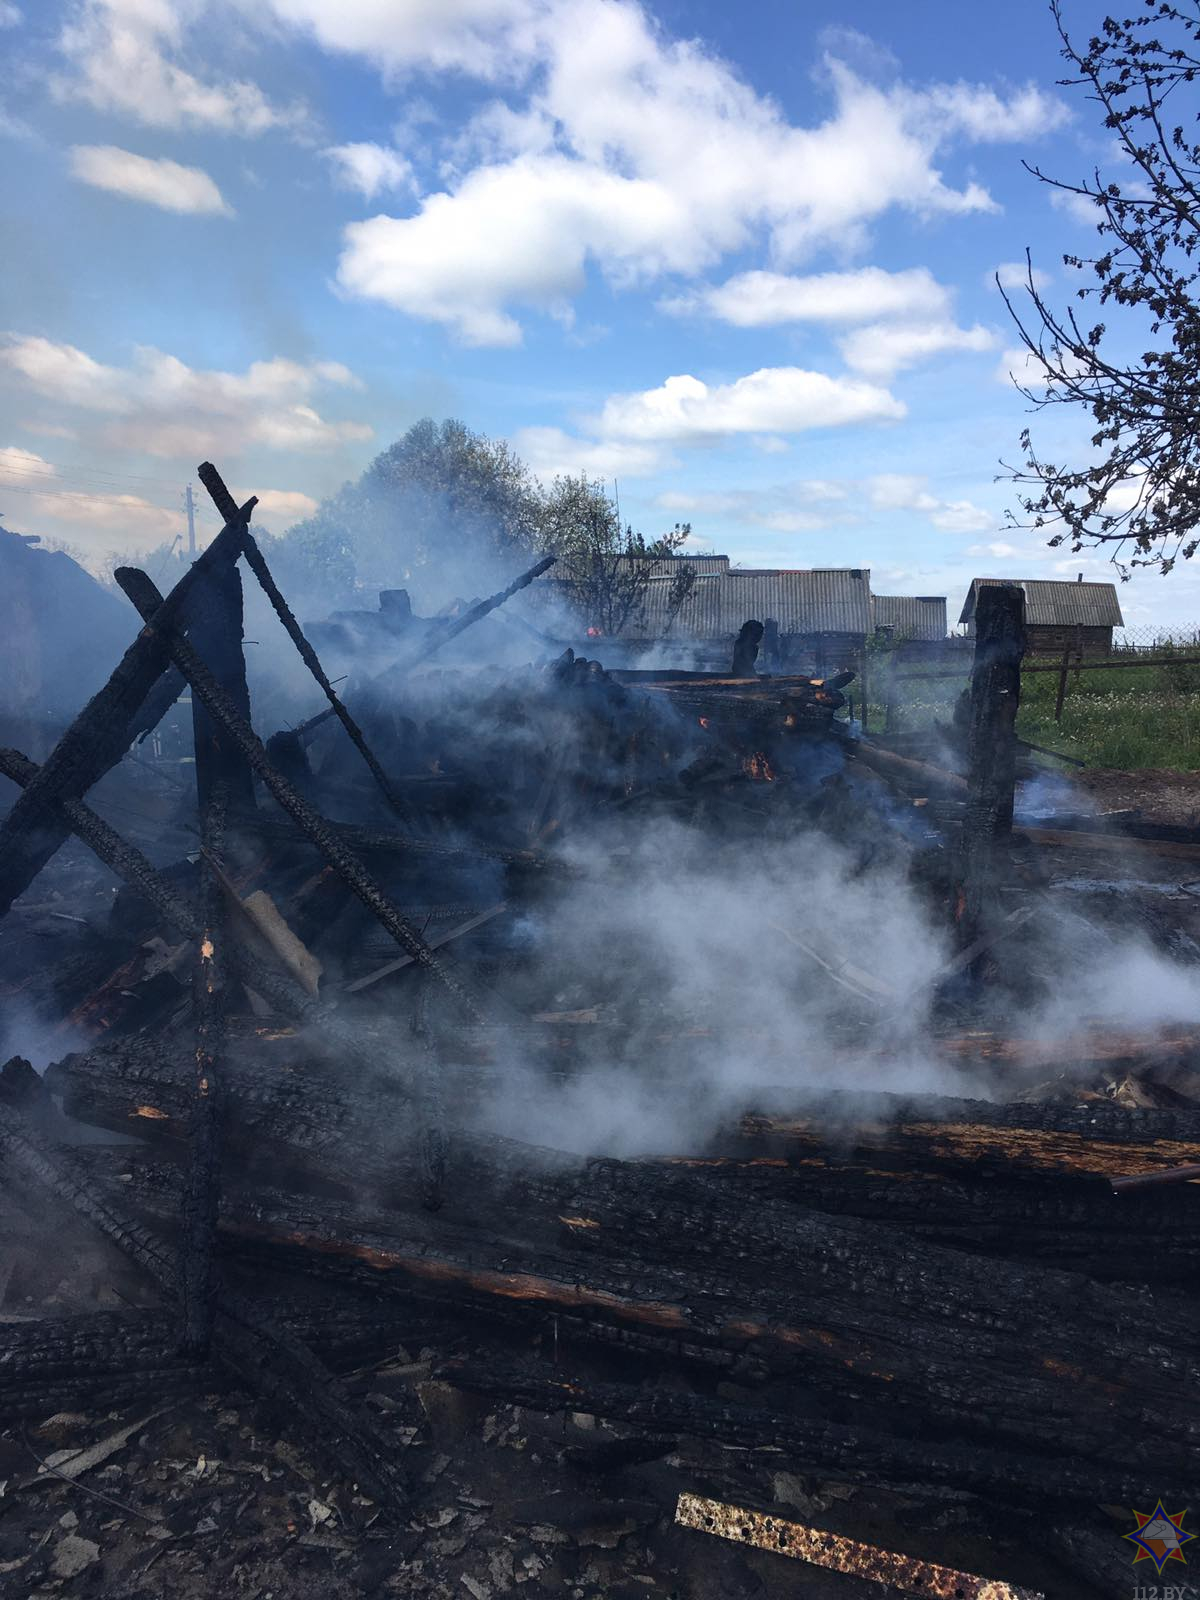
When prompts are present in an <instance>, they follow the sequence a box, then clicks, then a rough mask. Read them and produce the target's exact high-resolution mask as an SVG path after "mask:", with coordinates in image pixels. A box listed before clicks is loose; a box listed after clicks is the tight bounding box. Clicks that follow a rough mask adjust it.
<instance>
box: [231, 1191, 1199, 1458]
mask: <svg viewBox="0 0 1200 1600" xmlns="http://www.w3.org/2000/svg"><path fill="white" fill-rule="evenodd" d="M590 1220H593V1219H590V1218H588V1217H587V1216H586V1214H585V1216H584V1219H583V1224H582V1231H584V1232H587V1231H590V1230H588V1228H587V1223H588V1222H589V1221H590ZM222 1229H223V1231H224V1232H225V1234H226V1235H227V1236H228V1237H229V1238H230V1239H231V1241H232V1242H236V1246H237V1250H238V1253H239V1255H245V1257H246V1258H247V1259H250V1260H253V1259H261V1260H263V1261H267V1262H270V1261H277V1262H283V1261H287V1262H289V1263H290V1264H291V1265H293V1266H294V1267H296V1268H297V1269H299V1270H307V1271H310V1272H312V1273H313V1274H314V1275H315V1276H317V1277H326V1276H332V1277H342V1278H344V1279H345V1281H348V1282H352V1283H363V1282H368V1281H373V1283H374V1284H375V1286H376V1289H377V1292H383V1293H392V1294H397V1295H400V1296H401V1297H404V1298H408V1297H412V1296H419V1297H424V1298H430V1299H432V1300H434V1301H435V1302H436V1301H441V1302H445V1303H449V1304H454V1305H457V1306H461V1307H463V1308H464V1309H465V1310H467V1311H468V1312H473V1313H478V1312H480V1311H482V1310H483V1309H484V1308H485V1307H486V1306H487V1305H488V1304H491V1305H493V1306H497V1307H504V1308H507V1310H508V1311H509V1312H510V1313H513V1314H516V1315H518V1316H520V1317H522V1318H523V1319H524V1320H526V1321H530V1322H532V1323H533V1324H534V1325H536V1326H540V1327H542V1328H544V1329H546V1330H547V1331H549V1330H551V1329H552V1327H553V1324H554V1319H555V1317H558V1316H562V1315H563V1314H567V1315H570V1316H573V1317H575V1318H578V1319H580V1320H581V1321H582V1322H584V1323H588V1322H591V1323H595V1324H606V1325H608V1326H609V1327H610V1328H631V1329H634V1330H636V1331H638V1332H640V1333H642V1334H643V1335H647V1336H649V1337H650V1338H651V1339H652V1340H653V1341H654V1342H655V1343H657V1344H658V1345H659V1346H660V1348H661V1349H662V1350H663V1352H664V1353H670V1352H672V1351H675V1352H676V1353H677V1354H678V1352H679V1351H681V1350H682V1349H683V1348H684V1347H687V1346H692V1347H700V1348H708V1349H709V1350H712V1351H714V1352H723V1353H724V1354H725V1355H727V1356H728V1357H730V1358H731V1360H732V1361H733V1362H735V1363H736V1362H742V1363H746V1364H748V1366H749V1367H751V1368H752V1367H754V1366H755V1365H758V1366H760V1367H762V1368H764V1369H765V1370H767V1371H770V1372H773V1373H776V1374H786V1373H803V1374H804V1379H805V1383H806V1385H807V1386H809V1387H810V1388H811V1390H812V1392H813V1393H814V1394H816V1393H821V1394H823V1395H825V1396H826V1397H828V1398H829V1399H830V1400H833V1401H840V1402H842V1403H847V1404H850V1403H853V1404H859V1403H864V1404H869V1405H871V1406H872V1407H874V1408H876V1411H877V1413H878V1414H879V1415H880V1416H881V1417H882V1416H884V1415H887V1416H889V1417H891V1418H892V1419H893V1421H894V1422H895V1424H896V1425H897V1426H898V1427H899V1428H900V1429H901V1430H903V1429H904V1428H907V1427H911V1426H913V1425H915V1424H918V1423H922V1422H924V1423H928V1424H929V1425H936V1426H938V1427H939V1428H942V1429H944V1430H947V1431H948V1432H949V1433H952V1434H957V1435H959V1436H961V1437H963V1438H975V1439H979V1440H982V1441H984V1442H989V1441H990V1442H996V1443H999V1442H1003V1441H1008V1442H1009V1443H1010V1444H1012V1445H1014V1446H1018V1447H1020V1448H1022V1449H1030V1450H1035V1451H1042V1452H1047V1453H1063V1454H1068V1455H1080V1456H1087V1457H1091V1458H1095V1459H1096V1460H1097V1461H1101V1460H1105V1459H1107V1460H1109V1461H1123V1462H1126V1463H1129V1464H1139V1463H1140V1464H1149V1463H1151V1462H1152V1461H1158V1462H1159V1463H1160V1464H1161V1465H1162V1466H1163V1467H1164V1468H1166V1467H1167V1465H1168V1464H1172V1465H1173V1466H1174V1468H1175V1470H1176V1471H1182V1463H1183V1462H1185V1461H1187V1460H1189V1459H1191V1458H1192V1455H1193V1452H1194V1451H1195V1449H1196V1446H1197V1444H1200V1402H1197V1401H1196V1400H1195V1399H1194V1394H1195V1390H1194V1385H1195V1380H1196V1376H1197V1361H1196V1357H1195V1353H1194V1352H1195V1349H1196V1334H1197V1331H1198V1330H1197V1326H1196V1317H1195V1315H1194V1312H1193V1311H1192V1309H1191V1308H1190V1307H1187V1306H1185V1305H1183V1304H1182V1303H1176V1302H1174V1301H1172V1300H1170V1299H1168V1298H1165V1297H1156V1296H1154V1295H1152V1294H1150V1293H1149V1292H1148V1291H1144V1290H1130V1289H1128V1288H1124V1287H1122V1288H1120V1289H1108V1288H1106V1287H1103V1286H1100V1285H1096V1284H1092V1283H1089V1282H1088V1281H1087V1280H1086V1279H1083V1278H1081V1277H1079V1276H1077V1275H1075V1274H1071V1273H1056V1272H1051V1271H1048V1270H1046V1269H1044V1268H1027V1267H1022V1266H1016V1265H1014V1264H1011V1263H1006V1262H997V1261H992V1260H984V1259H977V1258H974V1257H970V1256H966V1255H963V1254H961V1253H959V1252H954V1251H948V1250H942V1249H937V1248H936V1247H913V1246H912V1245H910V1244H908V1243H907V1242H906V1241H905V1240H904V1238H903V1236H902V1235H901V1234H900V1233H899V1232H898V1231H895V1230H889V1229H884V1228H881V1227H878V1226H875V1227H864V1226H855V1225H852V1224H848V1223H846V1222H844V1221H837V1222H835V1221H833V1220H831V1219H829V1218H826V1217H813V1216H810V1215H806V1214H804V1213H802V1212H800V1211H799V1210H798V1209H795V1208H791V1209H790V1213H789V1219H788V1224H787V1230H788V1231H787V1234H785V1236H784V1238H785V1239H786V1237H788V1236H789V1235H791V1236H795V1238H796V1240H797V1243H796V1244H795V1245H794V1246H793V1254H794V1259H795V1260H796V1261H797V1262H799V1263H801V1265H799V1266H797V1267H796V1269H795V1270H793V1271H792V1273H791V1274H790V1275H789V1276H788V1277H786V1278H785V1279H783V1280H781V1279H780V1278H779V1276H778V1275H777V1274H776V1275H772V1276H771V1277H770V1278H769V1279H768V1280H767V1281H766V1282H764V1275H763V1274H762V1273H761V1272H760V1271H758V1270H754V1271H750V1272H747V1273H745V1274H741V1273H738V1272H736V1270H735V1264H734V1263H725V1264H724V1266H723V1267H719V1268H706V1269H705V1270H704V1272H703V1273H702V1274H701V1273H698V1272H696V1271H694V1270H692V1269H691V1268H689V1267H685V1266H680V1265H678V1264H673V1263H666V1262H660V1261H654V1262H649V1261H647V1260H645V1259H644V1258H641V1257H638V1256H636V1255H635V1256H634V1258H633V1259H629V1258H628V1256H622V1255H616V1254H614V1255H611V1256H609V1255H604V1256H602V1255H600V1253H599V1251H598V1250H597V1251H596V1252H595V1253H594V1254H593V1255H592V1256H591V1257H590V1258H589V1266H588V1269H587V1273H586V1276H585V1275H584V1274H582V1273H581V1270H580V1257H579V1256H578V1255H577V1254H576V1255H574V1256H572V1255H570V1254H567V1255H556V1254H554V1253H552V1252H549V1251H546V1250H544V1249H542V1248H533V1249H531V1248H529V1247H528V1246H524V1245H522V1244H520V1243H518V1242H516V1241H514V1240H509V1241H508V1242H506V1243H500V1244H495V1243H491V1242H489V1241H488V1240H487V1239H486V1238H485V1239H483V1240H479V1239H478V1238H477V1236H472V1235H471V1234H470V1233H469V1231H468V1230H466V1229H462V1228H450V1227H448V1226H447V1227H443V1226H441V1225H440V1224H435V1223H434V1222H433V1221H432V1220H431V1219H429V1218H426V1219H425V1221H424V1223H423V1224H422V1225H418V1224H417V1223H416V1220H415V1218H410V1217H407V1216H406V1217H405V1218H404V1221H403V1226H402V1228H399V1229H396V1231H392V1227H391V1226H389V1228H388V1230H387V1231H380V1230H379V1225H378V1224H375V1223H371V1222H368V1223H366V1224H364V1223H363V1221H362V1220H361V1219H359V1218H357V1217H356V1216H355V1215H354V1213H353V1212H348V1211H347V1210H346V1209H345V1208H343V1207H340V1206H338V1205H337V1204H335V1203H333V1202H330V1201H328V1200H322V1201H320V1202H317V1203H313V1202H310V1201H306V1200H304V1199H302V1198H301V1197H281V1196H270V1197H267V1196H265V1195H262V1194H261V1193H260V1195H259V1198H258V1199H257V1200H251V1201H250V1203H249V1204H248V1205H247V1207H246V1209H245V1211H244V1212H242V1213H241V1214H240V1215H238V1216H231V1217H229V1218H228V1220H225V1219H223V1221H222ZM777 1237H778V1236H777ZM642 1242H643V1241H642V1240H641V1239H637V1240H627V1241H626V1244H627V1247H628V1248H630V1249H633V1250H634V1251H636V1249H637V1248H638V1247H639V1246H640V1245H641V1244H642ZM780 1242H781V1243H782V1242H783V1241H782V1240H781V1241H780ZM619 1243H620V1241H618V1245H619ZM1147 1327H1150V1328H1153V1330H1154V1333H1153V1338H1152V1340H1148V1339H1147V1334H1146V1330H1147Z"/></svg>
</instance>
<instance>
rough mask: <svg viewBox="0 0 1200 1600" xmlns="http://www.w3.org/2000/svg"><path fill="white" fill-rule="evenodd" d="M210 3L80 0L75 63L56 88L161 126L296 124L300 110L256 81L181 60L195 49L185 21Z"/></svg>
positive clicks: (71, 44) (246, 130)
mask: <svg viewBox="0 0 1200 1600" xmlns="http://www.w3.org/2000/svg"><path fill="white" fill-rule="evenodd" d="M205 9H206V5H205V3H204V0H184V3H177V0H79V3H77V4H76V5H75V7H74V8H73V11H72V13H71V18H70V20H69V21H68V22H67V23H66V25H65V26H64V27H63V29H62V31H61V33H60V35H59V41H58V42H59V49H60V50H61V52H62V54H63V56H64V57H65V58H66V60H67V63H68V67H69V69H70V70H69V71H68V72H67V74H66V75H64V76H62V77H60V78H59V79H57V80H56V81H55V84H54V88H55V90H56V92H57V93H58V94H59V95H60V96H61V97H62V98H64V99H75V100H83V101H86V103H87V104H88V105H91V106H94V107H95V109H96V110H97V111H105V112H117V113H119V114H120V115H122V116H126V117H129V118H130V119H132V120H133V121H135V122H140V123H144V124H146V125H147V126H149V127H154V128H213V129H216V130H218V131H220V132H222V133H237V134H246V135H253V134H260V133H264V132H266V130H267V129H269V128H279V127H292V126H296V125H297V124H298V123H299V122H300V121H301V120H302V118H303V113H302V112H301V111H300V109H299V108H298V107H295V106H293V107H279V106H275V105H273V104H272V103H271V102H270V101H269V100H268V99H267V97H266V95H265V94H264V93H263V92H262V90H261V89H260V88H259V87H258V85H257V84H256V83H252V82H250V81H248V80H246V79H230V80H226V81H223V82H220V83H216V82H210V83H206V82H204V81H203V80H202V79H201V78H198V77H197V76H196V75H195V74H194V73H192V72H189V71H188V70H187V68H186V67H184V66H182V65H181V64H180V58H186V57H187V56H188V55H189V54H191V52H189V50H188V48H187V42H186V39H185V34H186V29H185V22H194V21H198V20H200V19H201V15H202V13H203V12H204V11H205Z"/></svg>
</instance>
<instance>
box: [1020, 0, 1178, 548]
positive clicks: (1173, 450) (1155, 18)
mask: <svg viewBox="0 0 1200 1600" xmlns="http://www.w3.org/2000/svg"><path fill="white" fill-rule="evenodd" d="M1051 11H1052V14H1053V16H1054V21H1055V23H1056V25H1057V28H1058V33H1059V37H1060V39H1061V41H1062V55H1063V57H1064V58H1065V59H1066V61H1067V62H1068V63H1069V69H1070V74H1069V76H1068V77H1066V78H1064V79H1061V80H1060V82H1061V83H1062V84H1063V85H1064V86H1070V87H1074V88H1082V89H1084V90H1085V92H1086V94H1087V97H1088V98H1089V99H1090V100H1091V101H1092V102H1093V103H1094V104H1095V105H1096V106H1097V107H1098V108H1099V112H1100V116H1101V120H1102V125H1103V127H1104V129H1105V131H1106V133H1107V134H1108V135H1110V136H1111V137H1112V138H1113V139H1114V140H1115V141H1116V144H1117V148H1118V152H1119V155H1120V157H1121V159H1122V161H1123V163H1124V166H1125V168H1126V173H1125V175H1123V176H1122V177H1121V178H1120V180H1119V181H1117V180H1115V179H1113V178H1112V177H1111V176H1110V177H1108V178H1102V177H1101V174H1100V172H1099V171H1098V170H1097V171H1096V172H1094V173H1093V175H1092V177H1091V178H1090V179H1084V180H1082V181H1080V182H1078V183H1070V182H1065V181H1063V180H1061V179H1058V178H1052V177H1048V176H1047V175H1046V174H1045V173H1044V172H1042V171H1041V170H1040V169H1039V168H1037V167H1032V166H1031V167H1029V171H1030V172H1031V173H1032V174H1033V176H1034V177H1036V178H1037V179H1038V180H1039V181H1040V182H1042V183H1045V184H1048V185H1049V186H1051V187H1052V188H1053V189H1054V190H1056V191H1057V192H1058V193H1060V194H1062V195H1065V196H1071V197H1074V198H1073V202H1072V203H1073V204H1075V205H1080V204H1082V205H1083V206H1085V207H1088V206H1090V207H1091V208H1092V209H1093V210H1094V213H1095V218H1096V232H1097V234H1098V236H1099V245H1098V247H1097V249H1096V251H1095V252H1094V253H1093V254H1090V255H1068V256H1064V258H1063V260H1064V264H1065V265H1066V266H1068V267H1069V268H1071V269H1072V270H1074V271H1075V272H1078V273H1080V274H1082V275H1083V276H1084V278H1085V280H1086V281H1085V282H1083V283H1081V284H1080V286H1079V288H1078V289H1077V290H1076V295H1075V297H1076V299H1077V300H1078V301H1079V302H1081V305H1080V306H1078V307H1077V306H1071V307H1069V308H1067V309H1066V310H1055V309H1054V308H1053V307H1052V306H1051V304H1050V303H1049V301H1048V300H1047V298H1046V296H1045V293H1044V292H1043V290H1042V289H1041V288H1040V287H1039V282H1038V278H1037V275H1036V274H1035V271H1034V268H1033V264H1032V261H1031V260H1030V262H1029V272H1028V280H1027V284H1026V290H1027V296H1028V307H1029V309H1028V310H1027V311H1026V313H1025V315H1024V316H1022V315H1021V314H1019V313H1018V312H1017V311H1016V309H1015V308H1014V306H1013V305H1012V303H1011V301H1010V300H1009V297H1008V296H1007V295H1005V299H1006V302H1007V303H1008V305H1009V310H1010V311H1011V312H1012V314H1013V317H1014V319H1015V321H1016V324H1017V327H1018V329H1019V330H1020V334H1021V338H1022V340H1023V342H1024V345H1025V348H1026V350H1027V352H1028V354H1029V358H1030V367H1031V369H1032V372H1033V377H1032V378H1027V379H1026V380H1025V381H1023V382H1018V387H1019V388H1020V389H1021V392H1022V393H1023V394H1024V395H1025V396H1026V398H1027V399H1028V400H1029V401H1030V402H1031V404H1032V405H1033V407H1034V408H1035V410H1038V411H1042V410H1046V409H1047V408H1050V407H1054V406H1066V407H1068V408H1075V409H1077V410H1080V411H1082V412H1084V413H1085V414H1087V415H1088V416H1090V420H1091V433H1090V441H1089V445H1088V447H1087V448H1085V449H1083V450H1081V451H1079V452H1077V453H1076V454H1075V456H1074V457H1073V458H1072V459H1069V460H1066V461H1058V460H1053V461H1051V460H1049V459H1048V458H1047V457H1046V456H1045V455H1043V454H1042V453H1041V452H1040V451H1039V449H1038V448H1037V446H1035V444H1034V442H1033V429H1032V428H1027V429H1026V430H1025V431H1024V432H1023V434H1022V435H1021V445H1022V450H1023V453H1024V458H1025V459H1024V462H1023V464H1022V465H1021V466H1020V467H1018V468H1015V469H1009V475H1010V477H1011V479H1012V480H1013V481H1014V482H1015V483H1017V484H1018V485H1020V486H1021V488H1020V490H1019V506H1020V511H1019V513H1014V514H1013V515H1012V517H1011V521H1012V523H1013V525H1014V526H1017V527H1023V528H1028V527H1033V528H1039V529H1048V530H1050V534H1051V537H1050V540H1049V542H1050V544H1051V545H1052V546H1059V545H1064V544H1065V545H1067V546H1068V547H1069V548H1070V549H1071V550H1073V551H1078V550H1082V549H1085V548H1094V547H1097V546H1101V547H1106V548H1108V549H1110V551H1111V553H1112V555H1113V559H1114V561H1115V562H1116V563H1117V565H1118V567H1120V568H1121V570H1122V571H1125V570H1127V568H1128V567H1129V566H1139V565H1140V566H1156V567H1158V568H1159V569H1160V570H1161V571H1162V572H1169V571H1170V570H1171V568H1172V567H1173V566H1174V565H1175V563H1176V562H1177V561H1178V560H1179V559H1181V558H1182V559H1184V560H1186V559H1188V558H1189V557H1190V556H1192V555H1193V554H1194V553H1195V551H1196V549H1197V548H1198V547H1200V531H1198V530H1200V283H1198V275H1200V265H1198V264H1197V251H1198V249H1200V138H1198V122H1200V103H1198V100H1197V75H1198V74H1200V3H1197V0H1178V3H1176V0H1145V3H1144V5H1143V9H1142V11H1141V12H1140V14H1137V15H1133V16H1129V17H1126V18H1124V19H1120V18H1116V17H1106V18H1105V19H1104V22H1103V24H1102V26H1101V29H1100V32H1099V33H1098V34H1096V35H1095V36H1094V37H1092V38H1090V39H1089V40H1088V42H1087V44H1086V46H1084V45H1082V44H1080V43H1077V42H1076V41H1075V40H1074V39H1073V38H1072V37H1071V36H1070V34H1069V33H1068V30H1067V27H1066V24H1065V23H1064V21H1063V17H1062V12H1061V9H1060V5H1059V0H1054V3H1053V4H1052V5H1051ZM1002 292H1003V286H1002ZM1093 308H1095V309H1093ZM1101 308H1103V310H1104V312H1105V313H1107V314H1111V320H1112V322H1113V327H1112V328H1111V329H1110V328H1109V326H1108V324H1107V322H1106V321H1105V320H1102V319H1101V316H1100V315H1099V314H1098V313H1099V312H1100V310H1101ZM1030 313H1031V314H1030ZM1093 319H1094V320H1093ZM1131 351H1135V352H1137V353H1132V354H1131V353H1130V352H1131ZM1054 453H1055V455H1056V456H1057V455H1058V451H1057V450H1056V451H1055V452H1054Z"/></svg>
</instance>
